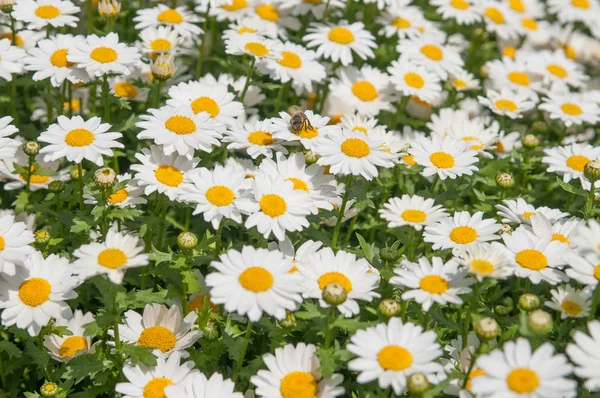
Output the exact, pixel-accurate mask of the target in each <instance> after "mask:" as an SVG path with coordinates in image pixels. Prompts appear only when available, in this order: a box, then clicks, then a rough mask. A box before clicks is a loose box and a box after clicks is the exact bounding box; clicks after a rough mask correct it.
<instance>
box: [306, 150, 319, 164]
mask: <svg viewBox="0 0 600 398" xmlns="http://www.w3.org/2000/svg"><path fill="white" fill-rule="evenodd" d="M304 160H305V161H306V164H307V165H311V164H315V163H317V160H319V157H318V156H317V155H316V154H315V153H314V152H313V151H311V150H310V149H309V150H308V151H306V152H305V153H304Z"/></svg>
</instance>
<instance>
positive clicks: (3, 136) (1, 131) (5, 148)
mask: <svg viewBox="0 0 600 398" xmlns="http://www.w3.org/2000/svg"><path fill="white" fill-rule="evenodd" d="M0 45H1V43H0ZM0 62H1V60H0ZM12 121H13V118H12V117H11V116H4V117H0V159H12V158H13V157H15V155H16V153H17V151H19V149H20V147H21V145H22V143H21V141H19V140H16V139H14V138H10V137H9V136H10V135H13V134H14V133H17V132H18V131H19V129H18V128H16V127H15V126H13V125H12V124H11V122H12Z"/></svg>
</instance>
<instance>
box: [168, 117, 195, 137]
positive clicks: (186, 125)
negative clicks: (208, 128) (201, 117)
mask: <svg viewBox="0 0 600 398" xmlns="http://www.w3.org/2000/svg"><path fill="white" fill-rule="evenodd" d="M165 127H166V128H167V130H169V131H172V132H173V133H175V134H177V135H188V134H192V133H193V132H195V131H196V123H194V121H193V120H192V119H190V118H189V117H187V116H180V115H176V116H171V117H170V118H168V119H167V121H166V122H165Z"/></svg>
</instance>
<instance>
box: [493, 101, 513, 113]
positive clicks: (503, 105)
mask: <svg viewBox="0 0 600 398" xmlns="http://www.w3.org/2000/svg"><path fill="white" fill-rule="evenodd" d="M494 105H496V108H498V109H500V110H501V111H503V110H505V109H506V110H507V111H509V112H514V111H516V110H517V108H518V107H517V104H515V103H514V102H513V101H511V100H507V99H499V100H498V101H496V102H495V103H494Z"/></svg>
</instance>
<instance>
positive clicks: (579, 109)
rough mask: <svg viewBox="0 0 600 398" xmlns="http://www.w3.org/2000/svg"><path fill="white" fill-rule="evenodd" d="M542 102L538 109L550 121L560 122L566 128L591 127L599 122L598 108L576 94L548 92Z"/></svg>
mask: <svg viewBox="0 0 600 398" xmlns="http://www.w3.org/2000/svg"><path fill="white" fill-rule="evenodd" d="M542 101H543V103H542V104H540V105H539V106H538V109H540V110H543V111H546V112H548V113H549V116H550V119H559V120H561V121H562V122H563V123H564V124H565V126H566V127H570V126H572V125H579V124H583V123H587V124H591V125H593V124H595V123H597V122H598V121H599V120H600V106H598V104H596V103H593V102H589V101H585V100H584V99H583V98H582V96H580V95H577V94H570V93H557V92H550V93H548V94H547V97H544V98H542Z"/></svg>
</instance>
